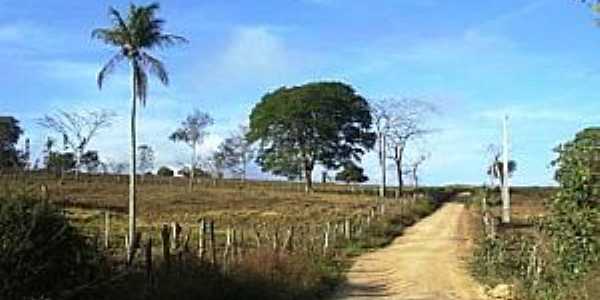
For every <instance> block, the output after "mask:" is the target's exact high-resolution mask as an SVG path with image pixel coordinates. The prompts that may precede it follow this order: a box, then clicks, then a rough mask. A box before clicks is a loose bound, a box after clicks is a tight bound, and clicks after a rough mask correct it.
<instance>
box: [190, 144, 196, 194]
mask: <svg viewBox="0 0 600 300" xmlns="http://www.w3.org/2000/svg"><path fill="white" fill-rule="evenodd" d="M195 168H196V142H195V141H194V145H193V146H192V165H191V166H190V181H189V183H188V191H189V192H190V193H191V192H192V191H193V190H194V174H195V173H196V172H195V171H194V169H195Z"/></svg>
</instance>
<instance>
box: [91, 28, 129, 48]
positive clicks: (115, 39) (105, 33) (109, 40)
mask: <svg viewBox="0 0 600 300" xmlns="http://www.w3.org/2000/svg"><path fill="white" fill-rule="evenodd" d="M92 38H94V39H98V40H101V41H103V42H104V43H106V44H109V45H113V46H117V47H121V46H122V45H123V44H124V43H125V41H126V35H125V34H124V33H123V32H121V31H119V30H114V29H112V28H97V29H94V30H93V31H92Z"/></svg>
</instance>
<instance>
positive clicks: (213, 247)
mask: <svg viewBox="0 0 600 300" xmlns="http://www.w3.org/2000/svg"><path fill="white" fill-rule="evenodd" d="M209 234H210V248H211V249H210V250H211V252H212V254H211V259H210V262H211V263H212V264H213V265H214V264H216V263H217V243H216V239H215V220H210V232H209Z"/></svg>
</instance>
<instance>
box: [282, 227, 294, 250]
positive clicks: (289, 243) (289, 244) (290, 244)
mask: <svg viewBox="0 0 600 300" xmlns="http://www.w3.org/2000/svg"><path fill="white" fill-rule="evenodd" d="M283 249H285V250H286V251H288V252H292V251H294V226H290V227H289V228H288V234H287V238H286V239H285V243H284V244H283Z"/></svg>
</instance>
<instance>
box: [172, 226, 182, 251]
mask: <svg viewBox="0 0 600 300" xmlns="http://www.w3.org/2000/svg"><path fill="white" fill-rule="evenodd" d="M180 232H181V227H180V226H179V224H177V222H171V250H172V251H175V250H177V248H178V247H179V233H180Z"/></svg>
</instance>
